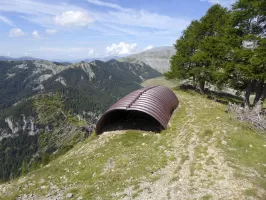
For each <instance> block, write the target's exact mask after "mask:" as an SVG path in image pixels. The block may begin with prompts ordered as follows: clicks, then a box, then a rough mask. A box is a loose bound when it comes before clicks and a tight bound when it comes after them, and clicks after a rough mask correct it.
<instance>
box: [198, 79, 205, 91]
mask: <svg viewBox="0 0 266 200" xmlns="http://www.w3.org/2000/svg"><path fill="white" fill-rule="evenodd" d="M199 89H200V93H204V89H205V81H200V82H199Z"/></svg>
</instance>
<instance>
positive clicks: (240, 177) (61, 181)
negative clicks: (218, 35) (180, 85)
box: [0, 90, 266, 200]
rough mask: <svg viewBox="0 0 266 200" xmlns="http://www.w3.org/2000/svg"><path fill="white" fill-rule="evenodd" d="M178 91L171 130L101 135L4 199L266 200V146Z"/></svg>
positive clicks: (199, 99)
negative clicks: (177, 102)
mask: <svg viewBox="0 0 266 200" xmlns="http://www.w3.org/2000/svg"><path fill="white" fill-rule="evenodd" d="M174 92H175V93H176V95H177V96H178V98H179V100H180V106H179V108H178V109H177V110H176V111H175V112H174V114H173V116H172V118H171V121H170V123H169V128H168V130H166V131H163V132H162V133H160V134H154V133H151V132H143V131H116V132H107V133H105V134H103V135H101V136H95V135H94V136H92V137H90V138H89V139H87V140H86V141H84V142H81V143H79V144H77V145H76V146H75V147H74V148H73V149H72V150H70V151H69V152H68V153H66V154H65V155H63V156H61V157H59V158H57V159H55V160H53V161H52V162H50V163H49V164H48V165H43V166H42V167H41V169H39V170H37V171H33V172H30V173H29V174H27V175H26V176H24V177H21V178H19V179H16V180H13V181H11V182H10V183H7V184H2V185H0V199H31V200H33V199H43V200H48V199H65V198H73V199H97V200H101V199H102V200H103V199H125V200H129V199H140V200H145V199H155V200H157V199H158V200H159V199H160V200H164V199H171V200H176V199H182V200H183V199H250V200H251V199H254V200H255V199H265V197H266V181H265V180H266V151H265V150H266V143H265V141H263V140H262V139H261V138H260V137H259V136H258V135H257V133H256V132H254V131H253V130H251V129H249V126H248V125H246V124H244V123H240V122H238V121H237V120H236V119H234V118H232V116H230V115H229V114H227V113H225V112H224V110H225V106H224V105H222V104H220V103H217V102H214V101H212V100H209V99H207V98H206V97H204V96H200V95H199V94H197V93H194V92H191V91H181V90H174Z"/></svg>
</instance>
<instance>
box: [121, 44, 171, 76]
mask: <svg viewBox="0 0 266 200" xmlns="http://www.w3.org/2000/svg"><path fill="white" fill-rule="evenodd" d="M175 53H176V50H175V48H174V47H171V46H169V47H167V46H166V47H156V48H153V49H150V50H147V51H144V52H141V53H138V54H133V55H130V56H127V57H125V58H120V59H118V60H119V61H123V62H129V63H138V64H139V63H146V64H147V65H149V66H151V67H152V68H153V69H156V70H157V71H159V72H161V73H164V72H166V71H168V70H169V68H170V63H169V61H170V58H171V57H172V56H173V55H174V54H175Z"/></svg>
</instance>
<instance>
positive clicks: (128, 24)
mask: <svg viewBox="0 0 266 200" xmlns="http://www.w3.org/2000/svg"><path fill="white" fill-rule="evenodd" d="M0 1H1V0H0ZM87 2H89V3H91V4H94V5H97V6H102V7H106V8H107V9H110V11H101V9H94V10H92V9H90V10H85V9H84V8H82V7H79V6H78V5H71V4H68V3H56V2H55V3H47V2H46V1H36V0H8V1H3V2H1V6H0V12H1V11H3V12H15V13H19V14H20V15H19V17H21V18H23V19H25V20H28V21H31V22H33V23H36V24H38V25H41V26H43V27H46V28H49V29H51V28H52V29H55V28H56V27H54V26H55V25H59V26H69V27H70V26H86V25H89V28H90V30H93V31H95V30H97V31H99V32H102V33H104V34H106V35H109V34H112V35H114V34H121V33H122V34H123V35H128V34H130V33H127V32H132V34H131V35H135V36H145V37H146V36H150V35H151V34H153V35H158V34H157V33H160V32H162V31H169V34H168V35H172V36H175V37H177V36H178V35H179V34H180V33H181V31H182V30H184V29H185V28H186V27H187V26H188V25H189V23H190V19H184V18H176V17H170V16H167V15H162V14H158V13H152V12H148V11H146V10H137V9H132V8H125V7H122V6H120V5H118V4H114V3H109V2H105V1H102V0H87ZM77 18H78V19H77ZM93 21H95V22H97V23H92V22H93ZM109 25H112V26H114V27H117V28H114V29H112V30H111V31H110V30H109V29H108V27H107V26H109ZM121 30H124V31H121Z"/></svg>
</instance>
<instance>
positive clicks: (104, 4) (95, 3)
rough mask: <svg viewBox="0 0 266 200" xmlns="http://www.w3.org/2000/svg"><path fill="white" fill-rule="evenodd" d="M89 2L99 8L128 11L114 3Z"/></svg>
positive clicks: (92, 0)
mask: <svg viewBox="0 0 266 200" xmlns="http://www.w3.org/2000/svg"><path fill="white" fill-rule="evenodd" d="M87 1H88V2H89V3H91V4H94V5H97V6H104V7H108V8H114V9H118V10H126V9H124V8H122V7H121V6H120V5H118V4H114V3H108V2H104V1H99V0H87Z"/></svg>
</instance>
